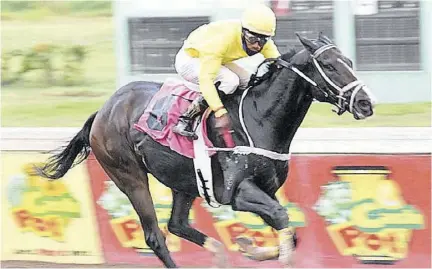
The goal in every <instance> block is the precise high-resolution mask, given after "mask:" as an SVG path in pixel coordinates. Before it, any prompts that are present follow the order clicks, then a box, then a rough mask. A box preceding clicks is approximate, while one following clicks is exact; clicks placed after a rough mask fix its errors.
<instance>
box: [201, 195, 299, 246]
mask: <svg viewBox="0 0 432 269" xmlns="http://www.w3.org/2000/svg"><path fill="white" fill-rule="evenodd" d="M276 197H277V198H278V200H279V202H280V204H281V205H282V206H283V207H284V208H285V209H286V211H287V213H288V215H289V220H290V222H289V224H290V227H293V228H294V229H296V228H298V227H305V226H306V220H305V215H304V213H303V212H302V210H301V209H300V208H299V207H298V205H297V204H296V203H291V202H289V201H288V199H287V198H286V196H285V194H284V193H283V191H282V190H281V189H280V190H279V191H278V192H277V193H276ZM201 205H202V206H203V207H204V208H205V209H206V210H207V211H209V212H211V213H212V215H213V223H214V226H215V228H216V231H217V232H218V234H219V236H220V238H221V240H222V241H223V242H224V244H225V246H226V247H227V248H228V249H229V250H231V251H238V250H239V246H238V244H237V243H236V242H235V240H236V238H237V237H247V238H250V239H251V240H252V241H253V244H254V245H255V246H259V247H270V246H278V245H279V239H278V233H277V231H276V230H274V229H273V228H271V227H270V226H268V224H266V223H265V222H264V221H263V220H262V219H261V218H260V217H259V216H257V215H255V214H252V213H249V212H240V211H233V210H232V209H231V207H230V206H221V207H219V208H213V207H210V206H209V205H208V204H207V203H206V202H205V201H203V202H202V204H201Z"/></svg>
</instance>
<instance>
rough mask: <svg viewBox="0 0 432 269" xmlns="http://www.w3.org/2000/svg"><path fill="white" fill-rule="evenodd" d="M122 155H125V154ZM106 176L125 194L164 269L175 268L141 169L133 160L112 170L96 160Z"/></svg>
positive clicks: (146, 178) (148, 242)
mask: <svg viewBox="0 0 432 269" xmlns="http://www.w3.org/2000/svg"><path fill="white" fill-rule="evenodd" d="M95 155H96V156H97V154H96V152H95ZM123 155H126V154H125V153H124V154H123ZM98 160H99V163H100V164H101V166H102V168H103V169H104V170H105V172H106V173H107V175H108V176H109V177H110V178H111V180H112V181H114V182H115V184H116V185H117V187H118V188H119V189H120V190H121V191H122V192H123V193H125V194H126V196H127V197H128V198H129V200H130V202H131V204H132V206H133V207H134V209H135V211H136V212H137V214H138V216H139V219H140V222H141V225H142V228H143V231H144V236H145V242H146V243H147V245H148V246H149V247H150V248H151V249H152V250H153V252H154V253H155V254H156V256H158V257H159V259H160V260H161V261H162V262H163V263H164V265H165V266H166V267H169V268H174V267H177V266H176V264H175V263H174V261H173V260H172V258H171V255H170V253H169V250H168V247H167V245H166V243H165V236H164V235H163V233H162V231H161V230H160V229H159V226H158V220H157V216H156V212H155V210H154V205H153V200H152V197H151V194H150V191H149V184H148V177H147V174H146V172H145V171H144V170H143V167H142V166H140V165H139V164H137V163H136V161H135V160H130V162H123V164H124V166H122V167H117V168H114V167H115V165H113V166H111V165H106V164H105V163H104V162H103V159H101V160H100V159H98ZM126 163H127V164H126Z"/></svg>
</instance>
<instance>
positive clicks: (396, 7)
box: [1, 0, 432, 127]
mask: <svg viewBox="0 0 432 269" xmlns="http://www.w3.org/2000/svg"><path fill="white" fill-rule="evenodd" d="M254 1H255V2H264V3H266V4H267V5H269V6H270V7H271V8H272V9H273V10H274V11H275V12H276V14H277V16H278V27H277V30H276V36H275V38H274V39H275V43H276V44H277V45H278V46H279V47H280V50H281V52H282V53H283V52H285V51H287V50H288V49H289V48H291V47H299V46H300V43H299V42H298V40H297V39H296V36H295V32H299V33H301V34H302V35H304V36H307V37H310V38H316V37H317V35H318V33H319V32H320V31H322V32H323V33H324V34H326V35H327V36H328V37H330V38H331V39H332V40H333V41H334V42H335V43H336V44H337V45H338V47H339V48H340V49H341V50H342V51H343V52H344V53H345V54H346V55H347V56H348V57H349V58H351V59H352V60H353V62H354V63H355V70H356V71H357V73H358V75H359V77H360V78H361V79H362V80H364V81H365V82H366V84H367V85H369V87H370V88H371V90H372V91H373V93H374V94H375V96H376V97H377V99H378V105H377V108H376V113H375V117H372V118H371V119H367V120H364V121H355V120H354V119H352V116H351V115H348V114H347V115H342V116H340V117H338V116H336V115H335V114H334V113H333V112H332V111H331V107H330V105H328V104H320V103H314V104H313V106H312V108H311V109H310V111H309V113H308V115H307V116H306V119H305V121H304V122H303V124H302V127H369V126H383V127H385V126H402V127H409V126H411V127H413V126H418V127H425V126H430V125H431V84H432V78H431V70H432V20H431V18H430V15H429V12H432V2H431V1H426V0H425V1H388V0H385V1H384V0H352V1H339V0H326V1H306V0H272V1H258V0H243V1H242V0H182V1H179V0H163V1H154V0H141V1H131V0H121V1H2V2H1V23H2V27H1V29H2V30H1V39H2V40H1V43H2V72H1V83H2V85H1V86H2V91H1V98H2V99H1V100H2V106H1V107H2V108H1V112H2V113H1V115H2V116H1V121H2V122H1V126H2V127H79V126H81V125H82V124H83V122H84V121H85V119H87V117H88V116H89V115H90V114H91V113H92V112H94V111H96V110H97V109H98V108H99V107H100V106H101V105H102V104H103V103H104V102H105V100H107V98H108V97H109V96H110V95H111V94H112V93H113V92H114V91H116V89H117V88H118V87H121V86H122V85H124V84H126V83H128V82H130V81H133V80H143V79H144V80H152V81H163V80H164V79H165V78H167V77H170V76H175V75H176V74H175V70H174V67H173V64H174V57H175V55H176V53H177V51H178V49H179V48H180V47H181V45H182V42H183V40H184V39H185V38H186V37H187V36H188V34H189V33H190V32H191V31H192V30H193V29H195V28H197V27H198V26H200V25H202V24H204V23H208V22H210V21H214V20H219V19H227V18H229V19H233V18H239V17H240V15H241V12H242V10H243V9H244V7H246V6H247V5H248V4H250V3H252V2H254ZM261 60H262V58H260V57H259V56H254V57H252V58H251V59H247V60H242V61H240V63H241V64H244V66H245V67H246V68H249V69H250V70H251V71H253V70H254V68H255V67H256V65H257V64H258V63H259V62H260V61H261Z"/></svg>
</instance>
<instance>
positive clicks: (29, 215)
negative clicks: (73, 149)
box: [1, 152, 103, 264]
mask: <svg viewBox="0 0 432 269" xmlns="http://www.w3.org/2000/svg"><path fill="white" fill-rule="evenodd" d="M48 157H49V155H47V154H39V153H32V152H27V153H23V152H6V153H5V152H2V156H1V159H2V172H1V183H2V185H1V189H2V260H31V261H44V262H56V263H81V264H99V263H103V254H102V250H101V244H100V242H99V236H98V235H99V233H98V229H97V224H96V218H95V212H94V206H93V202H92V192H91V188H90V185H89V176H88V173H87V168H86V166H85V163H81V164H79V165H78V166H75V167H74V168H73V169H71V170H69V171H68V173H67V174H66V175H65V176H64V177H63V178H61V179H59V180H54V181H50V180H47V179H45V178H42V177H39V176H34V175H32V174H31V171H32V167H33V165H34V164H41V162H44V161H46V160H47V158H48Z"/></svg>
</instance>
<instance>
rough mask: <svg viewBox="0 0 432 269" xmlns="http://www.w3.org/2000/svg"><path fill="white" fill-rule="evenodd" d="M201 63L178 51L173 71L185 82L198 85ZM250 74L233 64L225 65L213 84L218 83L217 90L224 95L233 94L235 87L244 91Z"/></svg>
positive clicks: (182, 51)
mask: <svg viewBox="0 0 432 269" xmlns="http://www.w3.org/2000/svg"><path fill="white" fill-rule="evenodd" d="M200 66H201V63H200V61H199V59H198V58H193V57H191V56H189V55H188V54H187V53H186V52H185V51H184V50H183V48H182V49H180V50H179V52H178V53H177V55H176V58H175V69H176V71H177V73H178V74H179V75H180V76H181V77H182V78H183V79H185V80H187V81H189V82H191V83H194V84H197V85H199V73H200ZM250 76H251V74H250V73H249V72H248V71H247V70H245V69H244V68H242V67H241V66H239V65H237V64H235V63H227V64H224V65H222V66H221V68H220V70H219V74H218V75H217V76H216V78H215V81H214V82H215V83H216V82H220V83H221V84H220V86H219V88H218V89H219V90H220V91H222V92H224V93H225V94H231V93H233V92H234V91H235V90H236V89H237V87H239V88H241V89H245V88H246V86H247V84H248V82H249V79H250Z"/></svg>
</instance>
